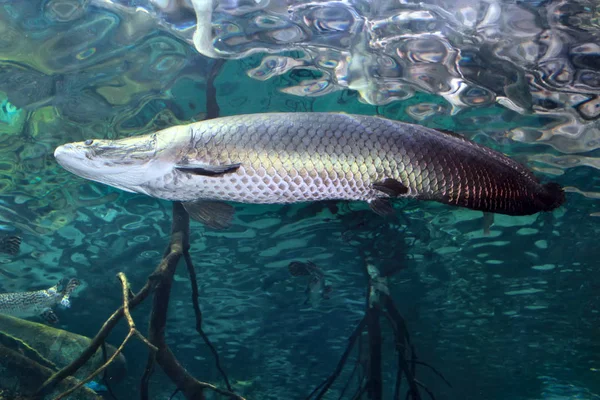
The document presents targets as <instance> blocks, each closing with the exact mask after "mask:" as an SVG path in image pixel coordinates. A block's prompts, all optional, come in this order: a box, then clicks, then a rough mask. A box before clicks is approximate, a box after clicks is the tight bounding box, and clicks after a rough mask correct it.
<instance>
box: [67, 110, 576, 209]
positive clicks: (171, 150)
mask: <svg viewBox="0 0 600 400" xmlns="http://www.w3.org/2000/svg"><path fill="white" fill-rule="evenodd" d="M55 157H56V159H57V161H58V162H59V163H60V164H61V165H62V166H63V167H64V168H65V169H67V170H69V171H71V172H73V173H75V174H77V175H80V176H82V177H84V178H87V179H91V180H94V181H98V182H102V183H106V184H109V185H112V186H114V187H117V188H120V189H123V190H127V191H132V192H139V193H145V194H147V195H150V196H153V197H157V198H161V199H166V200H174V201H182V202H194V201H198V200H226V201H234V202H243V203H295V202H306V201H319V200H363V201H367V202H369V203H370V204H371V206H372V208H373V209H374V210H375V211H377V212H380V213H386V212H387V211H389V210H388V208H387V207H386V206H385V204H386V202H387V200H388V199H389V198H395V197H413V198H417V199H422V200H434V201H438V202H442V203H446V204H452V205H456V206H462V207H467V208H471V209H475V210H481V211H487V212H495V213H503V214H510V215H526V214H533V213H536V212H539V211H550V210H552V209H554V208H556V207H558V206H559V205H561V204H562V203H563V201H564V194H563V192H562V189H561V188H560V187H559V186H558V185H557V184H554V183H549V184H545V185H542V184H540V183H539V181H538V180H537V179H536V177H535V176H534V175H533V174H532V173H531V172H530V171H529V170H528V169H527V168H526V167H524V166H522V165H521V164H519V163H517V162H515V161H513V160H511V159H509V158H508V157H506V156H504V155H503V154H501V153H498V152H496V151H493V150H491V149H489V148H486V147H484V146H481V145H478V144H476V143H474V142H472V141H470V140H467V139H465V138H463V137H460V136H458V135H456V134H450V133H444V132H440V131H437V130H434V129H429V128H426V127H423V126H419V125H412V124H406V123H401V122H397V121H392V120H388V119H384V118H380V117H372V116H363V115H348V114H338V113H270V114H251V115H239V116H232V117H224V118H217V119H213V120H207V121H203V122H197V123H193V124H189V125H184V126H176V127H172V128H168V129H165V130H163V131H159V132H157V133H154V134H150V135H145V136H138V137H132V138H127V139H121V140H115V141H104V140H88V141H86V142H80V143H71V144H66V145H63V146H60V147H58V148H57V149H56V151H55Z"/></svg>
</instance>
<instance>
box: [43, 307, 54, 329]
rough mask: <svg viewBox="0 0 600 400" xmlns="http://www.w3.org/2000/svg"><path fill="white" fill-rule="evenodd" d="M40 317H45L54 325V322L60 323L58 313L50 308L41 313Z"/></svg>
mask: <svg viewBox="0 0 600 400" xmlns="http://www.w3.org/2000/svg"><path fill="white" fill-rule="evenodd" d="M40 317H42V318H43V319H44V321H46V322H47V323H49V324H52V325H54V324H57V323H58V317H57V316H56V314H55V313H54V311H52V310H51V309H49V308H47V309H45V310H44V311H43V312H42V313H41V314H40Z"/></svg>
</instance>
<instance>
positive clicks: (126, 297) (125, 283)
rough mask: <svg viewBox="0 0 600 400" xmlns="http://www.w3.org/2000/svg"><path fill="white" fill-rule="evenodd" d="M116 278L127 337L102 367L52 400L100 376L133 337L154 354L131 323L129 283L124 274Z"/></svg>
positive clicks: (61, 397)
mask: <svg viewBox="0 0 600 400" xmlns="http://www.w3.org/2000/svg"><path fill="white" fill-rule="evenodd" d="M117 276H118V277H119V279H120V280H121V285H122V287H123V313H124V314H125V318H126V319H127V324H128V325H129V333H127V336H126V337H125V339H124V340H123V342H122V343H121V345H120V346H119V348H117V350H116V351H115V352H114V353H113V355H112V356H110V358H109V359H108V360H107V361H106V362H105V363H104V364H102V366H100V367H99V368H98V369H97V370H96V371H94V372H92V373H91V374H90V375H89V376H88V377H87V378H85V379H83V380H81V381H80V382H79V383H78V384H77V385H75V386H73V387H72V388H70V389H69V390H66V391H64V392H62V393H61V394H59V395H58V396H56V397H55V398H54V400H60V399H63V398H65V397H67V396H68V395H70V394H71V393H73V392H74V391H76V390H77V389H79V388H80V387H82V386H83V385H85V384H86V383H87V382H89V381H91V380H92V379H94V378H95V377H96V376H97V375H99V374H101V373H102V371H104V370H105V369H106V368H108V366H109V365H110V364H112V363H113V361H115V360H116V359H117V357H118V356H119V354H121V352H122V351H123V349H124V348H125V345H126V344H127V342H129V339H131V338H132V337H133V336H134V335H135V336H137V337H139V338H140V340H141V341H142V342H144V343H145V344H146V345H147V346H148V347H149V348H150V350H151V351H153V352H154V351H156V350H157V349H156V347H154V346H153V345H152V344H151V343H150V342H148V340H147V339H146V338H145V337H144V335H142V334H141V333H140V332H139V331H138V330H137V329H136V328H135V323H134V322H133V318H132V317H131V313H130V311H129V292H130V290H129V282H128V281H127V278H126V277H125V274H124V273H122V272H119V273H118V274H117Z"/></svg>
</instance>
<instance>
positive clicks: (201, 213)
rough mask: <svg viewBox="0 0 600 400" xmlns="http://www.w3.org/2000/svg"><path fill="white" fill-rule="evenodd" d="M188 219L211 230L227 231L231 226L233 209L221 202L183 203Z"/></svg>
mask: <svg viewBox="0 0 600 400" xmlns="http://www.w3.org/2000/svg"><path fill="white" fill-rule="evenodd" d="M183 207H185V210H186V211H187V212H188V214H189V215H190V217H191V218H192V219H193V220H195V221H198V222H201V223H203V224H204V225H206V226H208V227H210V228H213V229H227V228H229V226H230V225H231V220H232V219H233V214H234V212H235V208H233V206H231V205H229V204H227V203H223V202H221V201H196V202H193V203H183Z"/></svg>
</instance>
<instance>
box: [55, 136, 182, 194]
mask: <svg viewBox="0 0 600 400" xmlns="http://www.w3.org/2000/svg"><path fill="white" fill-rule="evenodd" d="M159 136H160V135H159V134H158V133H153V134H149V135H143V136H134V137H129V138H124V139H119V140H102V139H89V140H86V141H84V142H75V143H67V144H64V145H62V146H59V147H57V148H56V150H55V151H54V158H56V161H57V162H58V163H59V164H60V165H61V166H62V167H63V168H64V169H66V170H67V171H69V172H72V173H73V174H75V175H78V176H80V177H82V178H85V179H89V180H92V181H96V182H100V183H104V184H106V185H109V186H113V187H115V188H118V189H121V190H125V191H127V192H144V191H143V189H141V188H140V185H142V184H143V183H145V182H148V181H150V180H152V179H155V178H157V177H159V176H163V175H164V174H166V173H168V172H169V171H170V170H171V169H172V166H170V165H167V163H165V162H164V160H165V157H164V154H162V153H164V152H165V151H164V149H165V147H164V145H165V143H162V142H164V141H165V139H164V138H160V137H159ZM167 138H168V136H167ZM167 158H168V157H167Z"/></svg>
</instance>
